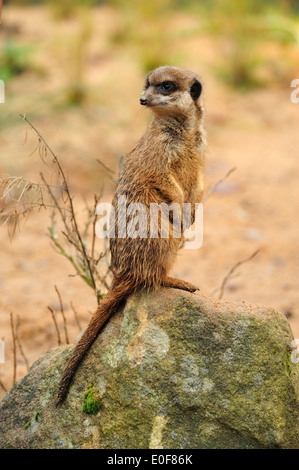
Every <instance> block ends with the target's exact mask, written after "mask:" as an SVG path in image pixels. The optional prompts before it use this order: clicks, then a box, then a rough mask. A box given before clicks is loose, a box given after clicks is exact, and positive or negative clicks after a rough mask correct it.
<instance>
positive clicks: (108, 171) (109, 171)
mask: <svg viewBox="0 0 299 470" xmlns="http://www.w3.org/2000/svg"><path fill="white" fill-rule="evenodd" d="M96 161H97V162H98V163H99V164H100V165H102V167H103V168H104V169H105V170H106V172H107V176H108V178H110V179H111V181H113V183H115V178H113V176H111V174H110V173H112V174H113V175H115V171H113V170H111V168H109V167H108V166H106V165H105V163H103V162H102V161H101V160H100V159H99V158H97V159H96Z"/></svg>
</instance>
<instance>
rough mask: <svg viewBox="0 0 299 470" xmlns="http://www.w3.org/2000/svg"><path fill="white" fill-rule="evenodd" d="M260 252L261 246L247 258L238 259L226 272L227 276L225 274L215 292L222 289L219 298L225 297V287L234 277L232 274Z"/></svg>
mask: <svg viewBox="0 0 299 470" xmlns="http://www.w3.org/2000/svg"><path fill="white" fill-rule="evenodd" d="M259 252H260V248H259V249H257V250H255V251H254V252H253V253H252V254H251V255H250V256H248V258H245V259H243V260H241V261H238V262H237V263H236V264H234V265H233V267H232V268H231V269H230V270H229V272H228V273H227V274H226V276H224V278H223V280H222V283H221V286H220V287H219V288H217V289H216V290H215V291H214V292H213V293H215V292H217V291H218V290H220V293H219V297H218V298H219V300H220V299H222V297H223V293H224V289H225V287H226V284H227V283H228V281H229V280H230V279H232V274H233V273H234V271H235V270H236V269H237V268H238V267H239V266H241V265H242V264H244V263H247V262H248V261H251V260H252V259H253V258H254V257H255V256H256V255H257V254H258V253H259Z"/></svg>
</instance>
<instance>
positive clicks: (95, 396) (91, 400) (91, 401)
mask: <svg viewBox="0 0 299 470" xmlns="http://www.w3.org/2000/svg"><path fill="white" fill-rule="evenodd" d="M101 407H102V400H101V398H100V395H99V390H98V389H97V387H95V386H94V384H93V382H91V384H90V385H89V386H88V388H87V390H86V392H85V393H84V403H83V406H82V411H84V413H91V414H94V415H95V414H97V413H98V411H99V409H100V408H101Z"/></svg>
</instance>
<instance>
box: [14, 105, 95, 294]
mask: <svg viewBox="0 0 299 470" xmlns="http://www.w3.org/2000/svg"><path fill="white" fill-rule="evenodd" d="M20 116H21V117H22V118H23V119H24V120H25V121H26V122H27V123H28V124H29V126H30V127H31V128H32V129H33V130H34V132H35V133H36V134H37V136H38V138H39V140H40V142H42V144H43V149H44V150H45V151H47V150H48V151H49V152H50V153H51V155H52V157H53V159H54V162H55V163H56V165H57V167H58V170H59V172H60V174H61V176H62V180H63V187H64V190H65V192H66V194H67V198H68V202H69V205H70V210H71V213H72V220H73V223H74V228H75V232H76V234H77V236H78V240H79V243H80V246H81V249H82V253H83V256H84V260H85V262H86V264H87V268H88V271H89V275H90V279H91V283H92V286H93V289H94V290H95V294H96V296H97V291H96V284H95V280H94V276H93V272H92V268H91V265H90V260H89V257H88V255H87V252H86V248H85V245H84V243H83V240H82V237H81V234H80V231H79V228H78V224H77V218H76V214H75V210H74V205H73V199H72V196H71V194H70V191H69V187H68V184H67V179H66V176H65V173H64V170H63V168H62V166H61V164H60V162H59V160H58V157H57V156H56V155H55V153H54V152H53V150H52V149H51V147H50V146H49V145H48V143H47V142H46V141H45V139H44V138H43V136H42V135H41V134H40V133H39V131H38V130H37V129H36V128H35V127H34V125H33V124H32V123H31V122H30V121H29V120H28V119H27V117H26V115H22V114H20Z"/></svg>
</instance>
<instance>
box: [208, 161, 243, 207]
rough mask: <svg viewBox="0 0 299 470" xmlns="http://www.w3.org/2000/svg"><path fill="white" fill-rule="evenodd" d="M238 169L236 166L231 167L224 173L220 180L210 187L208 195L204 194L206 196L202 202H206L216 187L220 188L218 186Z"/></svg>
mask: <svg viewBox="0 0 299 470" xmlns="http://www.w3.org/2000/svg"><path fill="white" fill-rule="evenodd" d="M235 170H236V167H234V168H231V169H230V170H229V171H228V172H227V173H226V175H224V176H223V177H222V178H221V179H220V180H219V181H217V182H216V183H215V184H213V185H212V186H211V187H210V189H209V190H208V192H207V193H206V195H205V196H204V198H203V199H202V203H204V202H206V200H207V199H208V198H209V197H210V195H211V194H212V193H213V192H214V191H215V189H216V188H218V186H219V185H220V184H221V183H223V181H224V180H226V179H227V178H228V177H229V175H230V174H231V173H232V172H233V171H235Z"/></svg>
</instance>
